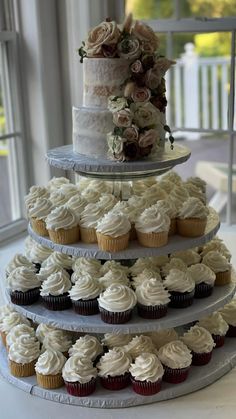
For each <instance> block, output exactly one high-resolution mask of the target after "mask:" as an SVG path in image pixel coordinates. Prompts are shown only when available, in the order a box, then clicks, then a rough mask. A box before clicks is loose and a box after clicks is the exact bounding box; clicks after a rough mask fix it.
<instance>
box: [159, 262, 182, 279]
mask: <svg viewBox="0 0 236 419" xmlns="http://www.w3.org/2000/svg"><path fill="white" fill-rule="evenodd" d="M171 269H179V270H180V271H183V272H186V271H187V265H186V263H184V262H183V261H182V259H179V258H172V259H170V261H169V262H168V263H166V264H165V265H164V266H162V268H161V274H162V275H163V276H164V277H166V276H167V275H168V274H169V273H170V270H171Z"/></svg>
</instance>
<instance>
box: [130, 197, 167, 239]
mask: <svg viewBox="0 0 236 419" xmlns="http://www.w3.org/2000/svg"><path fill="white" fill-rule="evenodd" d="M169 228H170V218H169V217H168V215H166V214H165V213H163V212H160V211H158V210H157V209H156V207H155V206H154V205H153V206H152V207H150V208H147V209H146V210H145V211H143V212H142V214H141V215H140V217H139V218H138V219H137V221H136V223H135V229H136V232H137V237H138V241H139V243H140V244H141V245H142V246H145V247H161V246H165V245H166V244H167V242H168V232H169Z"/></svg>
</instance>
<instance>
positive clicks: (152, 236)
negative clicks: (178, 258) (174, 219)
mask: <svg viewBox="0 0 236 419" xmlns="http://www.w3.org/2000/svg"><path fill="white" fill-rule="evenodd" d="M136 232H137V237H138V242H139V244H141V246H144V247H162V246H165V245H166V244H167V243H168V231H162V232H160V233H142V232H141V231H138V230H136Z"/></svg>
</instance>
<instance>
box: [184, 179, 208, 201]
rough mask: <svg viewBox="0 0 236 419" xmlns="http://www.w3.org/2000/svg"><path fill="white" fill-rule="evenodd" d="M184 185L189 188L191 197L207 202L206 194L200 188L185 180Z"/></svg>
mask: <svg viewBox="0 0 236 419" xmlns="http://www.w3.org/2000/svg"><path fill="white" fill-rule="evenodd" d="M184 187H185V188H186V189H187V191H188V193H189V196H190V197H191V198H198V199H199V200H200V201H201V202H202V203H203V204H206V194H205V193H203V192H202V190H201V189H200V188H198V187H197V186H196V185H194V184H193V183H191V182H185V183H184Z"/></svg>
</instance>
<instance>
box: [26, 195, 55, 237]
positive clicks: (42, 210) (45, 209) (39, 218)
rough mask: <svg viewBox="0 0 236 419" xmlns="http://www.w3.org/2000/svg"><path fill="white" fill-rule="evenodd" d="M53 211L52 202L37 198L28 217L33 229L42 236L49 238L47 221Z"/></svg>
mask: <svg viewBox="0 0 236 419" xmlns="http://www.w3.org/2000/svg"><path fill="white" fill-rule="evenodd" d="M52 209H53V205H52V203H51V201H50V200H49V199H47V198H37V199H36V201H35V202H34V204H33V206H32V207H31V208H30V209H29V212H28V217H29V219H30V224H31V227H32V229H33V230H34V232H35V233H36V234H39V235H40V236H48V230H47V227H46V223H45V219H46V218H47V216H48V215H49V214H50V212H51V211H52Z"/></svg>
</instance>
